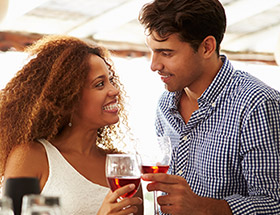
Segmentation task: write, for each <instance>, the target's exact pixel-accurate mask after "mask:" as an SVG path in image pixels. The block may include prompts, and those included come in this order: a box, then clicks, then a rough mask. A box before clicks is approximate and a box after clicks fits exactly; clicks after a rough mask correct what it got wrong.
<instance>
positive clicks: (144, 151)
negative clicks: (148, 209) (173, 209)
mask: <svg viewBox="0 0 280 215" xmlns="http://www.w3.org/2000/svg"><path fill="white" fill-rule="evenodd" d="M154 143H155V144H152V145H151V144H149V146H148V147H147V146H146V147H143V146H141V147H140V148H139V150H138V152H139V154H140V157H141V160H142V172H143V174H145V173H167V171H168V169H169V163H170V159H171V142H170V138H169V137H168V136H162V137H156V140H154ZM157 197H158V192H157V191H154V214H156V215H157V214H159V208H158V203H157Z"/></svg>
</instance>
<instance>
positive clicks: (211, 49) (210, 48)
mask: <svg viewBox="0 0 280 215" xmlns="http://www.w3.org/2000/svg"><path fill="white" fill-rule="evenodd" d="M200 48H201V51H202V54H203V56H204V57H205V58H209V57H211V56H212V55H213V54H215V52H216V39H215V37H213V36H207V37H205V39H204V40H203V41H202V43H201V45H200Z"/></svg>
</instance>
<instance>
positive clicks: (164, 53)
mask: <svg viewBox="0 0 280 215" xmlns="http://www.w3.org/2000/svg"><path fill="white" fill-rule="evenodd" d="M161 54H162V55H163V56H165V57H168V56H170V55H171V54H170V52H162V53H161Z"/></svg>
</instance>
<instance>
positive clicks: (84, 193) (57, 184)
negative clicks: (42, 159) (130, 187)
mask: <svg viewBox="0 0 280 215" xmlns="http://www.w3.org/2000/svg"><path fill="white" fill-rule="evenodd" d="M38 141H39V142H40V143H42V144H43V146H44V147H45V150H46V153H47V158H48V162H49V176H48V179H47V182H46V184H45V186H44V188H43V190H42V192H41V194H42V195H46V196H51V195H54V196H59V197H60V205H61V209H62V214H63V215H74V214H75V215H89V214H92V215H94V214H97V212H98V210H99V207H100V206H101V204H102V202H103V200H104V198H105V196H106V195H107V193H108V191H109V188H107V187H103V186H100V185H98V184H94V183H92V182H91V181H89V180H88V179H86V178H85V177H84V176H82V175H81V174H80V173H79V172H78V171H77V170H76V169H75V168H74V167H73V166H71V164H70V163H68V162H67V160H66V159H65V158H64V157H63V156H62V154H61V153H60V152H59V151H58V149H57V148H56V147H55V146H53V145H52V144H51V143H50V142H48V141H47V140H45V139H40V140H38Z"/></svg>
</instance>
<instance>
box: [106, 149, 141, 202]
mask: <svg viewBox="0 0 280 215" xmlns="http://www.w3.org/2000/svg"><path fill="white" fill-rule="evenodd" d="M106 178H107V182H108V185H109V187H110V188H111V190H112V191H113V192H114V191H115V190H116V189H118V188H120V187H123V186H125V185H127V184H134V185H135V188H134V190H132V191H131V192H129V193H126V194H124V195H122V196H121V197H120V199H122V198H126V197H132V196H133V195H134V194H135V193H136V192H137V190H138V188H139V184H140V179H141V164H139V159H137V156H136V155H133V154H107V156H106Z"/></svg>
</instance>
